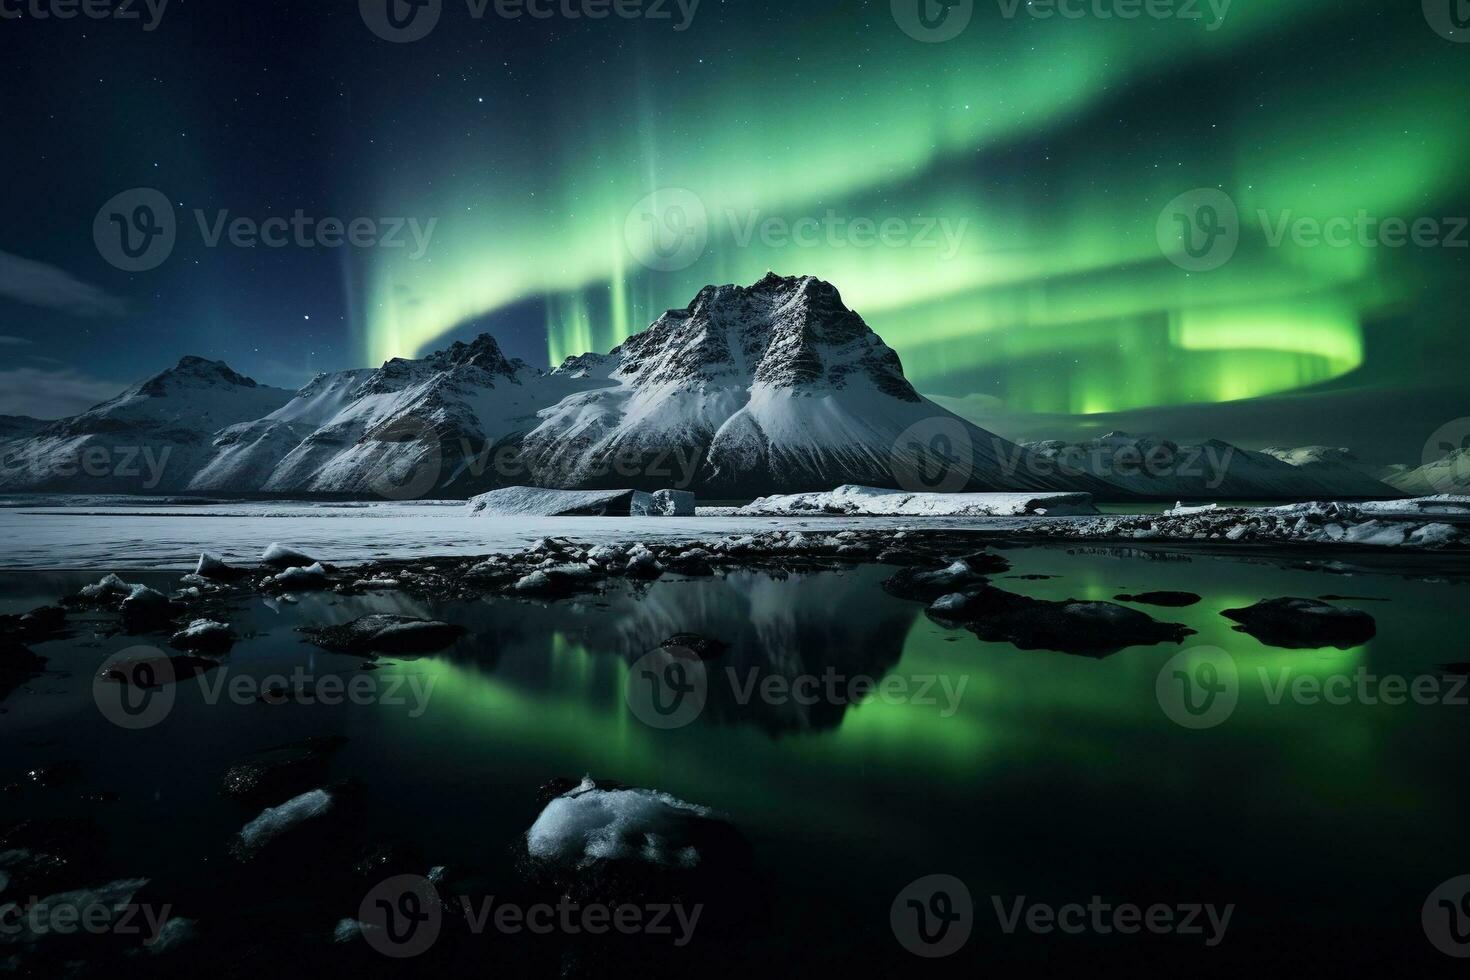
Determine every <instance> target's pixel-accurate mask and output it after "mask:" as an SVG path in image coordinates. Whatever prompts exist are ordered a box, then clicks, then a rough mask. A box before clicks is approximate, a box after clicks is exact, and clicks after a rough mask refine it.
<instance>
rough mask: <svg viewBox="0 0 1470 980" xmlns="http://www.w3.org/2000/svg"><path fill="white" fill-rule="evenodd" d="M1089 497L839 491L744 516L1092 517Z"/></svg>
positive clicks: (791, 497)
mask: <svg viewBox="0 0 1470 980" xmlns="http://www.w3.org/2000/svg"><path fill="white" fill-rule="evenodd" d="M1097 512H1098V511H1097V508H1096V507H1094V506H1093V504H1092V494H1090V493H906V492H904V491H902V490H881V489H878V488H876V487H859V486H844V487H838V488H837V489H836V490H827V491H822V492H820V493H793V494H785V495H781V496H773V497H761V498H760V499H759V500H756V501H755V502H753V503H750V504H747V505H746V506H744V507H742V508H740V509H739V510H738V511H736V513H738V514H741V515H743V516H766V515H769V516H791V515H806V514H833V515H840V516H856V517H1027V516H1036V517H1043V516H1045V517H1071V516H1090V515H1093V514H1096V513H1097Z"/></svg>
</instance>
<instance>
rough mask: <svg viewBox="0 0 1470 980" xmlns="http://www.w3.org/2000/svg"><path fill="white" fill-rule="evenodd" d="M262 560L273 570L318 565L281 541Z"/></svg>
mask: <svg viewBox="0 0 1470 980" xmlns="http://www.w3.org/2000/svg"><path fill="white" fill-rule="evenodd" d="M260 560H261V561H263V562H265V563H266V564H267V565H270V566H271V567H273V568H300V567H305V566H307V565H315V564H316V563H317V562H316V559H315V558H313V557H311V556H310V555H308V554H306V553H305V552H303V551H297V550H296V549H295V548H291V547H287V546H286V545H284V544H281V543H280V542H279V541H277V542H275V543H273V544H271V546H270V547H268V548H266V549H265V552H264V553H263V554H262V555H261V556H260ZM200 574H203V573H202V572H201V573H200Z"/></svg>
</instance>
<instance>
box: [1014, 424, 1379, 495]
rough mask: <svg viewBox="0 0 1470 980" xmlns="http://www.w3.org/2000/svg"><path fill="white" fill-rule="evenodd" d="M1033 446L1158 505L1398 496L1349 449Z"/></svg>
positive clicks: (1104, 441) (1117, 441) (1098, 443)
mask: <svg viewBox="0 0 1470 980" xmlns="http://www.w3.org/2000/svg"><path fill="white" fill-rule="evenodd" d="M1027 446H1028V448H1030V449H1031V450H1033V451H1034V452H1036V453H1037V454H1038V455H1039V456H1041V457H1043V458H1044V459H1046V460H1048V461H1049V462H1050V463H1051V464H1052V465H1054V466H1056V467H1057V468H1058V469H1059V470H1060V471H1061V472H1063V473H1079V472H1080V473H1090V474H1092V475H1094V476H1097V477H1099V478H1101V479H1105V480H1108V481H1109V482H1111V483H1113V484H1115V485H1116V486H1118V487H1120V488H1122V489H1124V490H1126V491H1128V492H1130V493H1134V494H1138V495H1141V496H1145V497H1153V498H1159V499H1170V498H1175V499H1206V500H1208V499H1227V500H1229V499H1234V500H1275V499H1284V498H1295V499H1301V498H1314V497H1315V498H1323V497H1326V498H1340V497H1391V496H1395V492H1394V490H1393V488H1392V487H1389V486H1386V485H1385V484H1383V483H1380V482H1378V481H1377V480H1376V479H1374V478H1373V477H1372V476H1370V475H1368V474H1367V473H1365V472H1363V471H1361V470H1358V469H1356V468H1354V467H1353V466H1350V465H1348V462H1347V460H1346V459H1345V458H1343V456H1340V455H1338V454H1346V451H1345V450H1324V449H1320V447H1319V448H1313V449H1304V450H1268V451H1267V452H1255V451H1253V450H1249V449H1241V448H1240V447H1238V446H1232V445H1230V444H1229V443H1227V442H1222V441H1220V440H1218V439H1211V440H1209V441H1208V442H1205V443H1203V444H1201V445H1198V446H1189V445H1180V444H1178V443H1174V442H1171V441H1169V440H1166V439H1157V438H1154V437H1152V436H1134V435H1130V434H1128V433H1126V432H1110V433H1108V434H1107V435H1105V436H1102V437H1101V438H1098V439H1093V440H1089V441H1087V442H1077V443H1067V442H1061V441H1049V442H1034V443H1027ZM1276 454H1282V455H1285V456H1287V457H1289V459H1283V458H1281V456H1279V455H1276ZM1346 455H1348V456H1350V455H1351V454H1346ZM1293 461H1295V462H1293Z"/></svg>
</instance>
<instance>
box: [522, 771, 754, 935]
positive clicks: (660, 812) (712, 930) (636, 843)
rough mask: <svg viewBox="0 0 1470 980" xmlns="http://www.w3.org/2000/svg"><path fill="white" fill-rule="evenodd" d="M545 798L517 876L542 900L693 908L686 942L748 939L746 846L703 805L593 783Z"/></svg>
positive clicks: (557, 789) (559, 787)
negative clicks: (693, 923)
mask: <svg viewBox="0 0 1470 980" xmlns="http://www.w3.org/2000/svg"><path fill="white" fill-rule="evenodd" d="M568 787H570V788H568ZM548 790H549V792H550V793H551V794H554V795H551V798H550V799H549V800H547V802H546V804H545V807H544V809H542V811H541V814H540V816H538V817H537V818H536V820H535V822H534V823H533V824H532V825H531V828H530V830H528V831H527V832H526V837H525V862H524V866H525V871H526V874H527V877H528V878H529V879H530V880H531V882H532V884H533V886H534V887H535V888H537V889H538V890H539V891H541V892H542V893H543V894H546V895H568V896H570V897H571V898H572V899H573V900H574V901H577V902H581V903H584V904H587V903H594V902H595V903H599V904H606V905H612V906H616V905H619V904H623V903H632V904H647V903H661V904H670V905H676V906H682V907H683V908H684V909H686V910H693V909H695V908H700V909H702V917H701V918H700V920H699V923H698V930H697V934H696V935H695V936H693V937H690V938H707V937H712V936H716V935H720V934H725V935H730V934H732V933H734V934H740V935H742V936H748V929H749V928H750V925H751V923H752V921H753V920H758V919H759V918H760V917H761V915H762V913H763V910H764V906H765V904H766V903H765V897H764V895H763V893H762V891H761V889H760V887H759V882H758V879H757V878H756V876H755V874H754V870H753V861H752V856H751V851H750V845H749V843H748V842H747V841H746V840H745V838H744V837H743V836H742V835H741V834H740V832H739V831H737V830H736V829H735V828H734V827H733V826H732V825H731V824H730V823H729V822H727V821H726V820H725V819H724V818H723V817H721V816H720V815H719V814H716V813H714V812H713V811H712V810H710V809H709V808H708V807H703V806H698V805H696V804H693V803H686V802H684V801H683V800H680V799H677V798H675V797H673V796H671V795H669V794H668V793H661V792H658V791H656V790H651V789H636V788H630V787H624V786H621V785H618V784H616V783H596V782H594V781H593V780H592V779H591V778H585V779H583V780H582V781H581V783H576V784H574V783H573V782H572V781H571V780H558V781H554V784H553V785H552V786H550V787H548ZM686 941H687V940H686ZM646 945H647V944H642V945H640V947H639V949H640V950H642V949H643V948H645V947H646Z"/></svg>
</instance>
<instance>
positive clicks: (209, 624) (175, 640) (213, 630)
mask: <svg viewBox="0 0 1470 980" xmlns="http://www.w3.org/2000/svg"><path fill="white" fill-rule="evenodd" d="M168 642H169V645H170V646H172V647H173V648H174V649H176V650H193V651H201V652H206V653H215V652H221V651H224V650H228V649H229V648H230V647H231V646H233V645H234V642H235V633H234V631H233V630H232V629H230V627H229V625H228V624H226V623H221V622H217V621H216V620H213V619H196V620H194V621H192V622H191V623H189V625H188V626H186V627H184V628H183V629H181V630H179V631H178V632H177V633H175V634H174V635H173V637H172V638H171V639H170V640H169V641H168Z"/></svg>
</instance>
